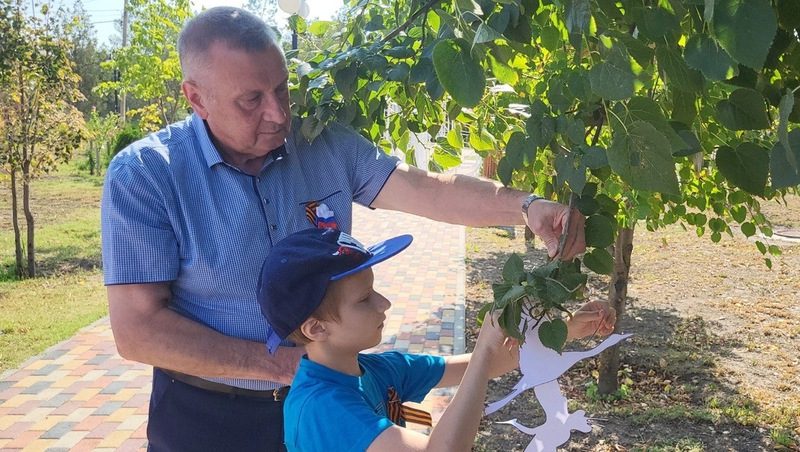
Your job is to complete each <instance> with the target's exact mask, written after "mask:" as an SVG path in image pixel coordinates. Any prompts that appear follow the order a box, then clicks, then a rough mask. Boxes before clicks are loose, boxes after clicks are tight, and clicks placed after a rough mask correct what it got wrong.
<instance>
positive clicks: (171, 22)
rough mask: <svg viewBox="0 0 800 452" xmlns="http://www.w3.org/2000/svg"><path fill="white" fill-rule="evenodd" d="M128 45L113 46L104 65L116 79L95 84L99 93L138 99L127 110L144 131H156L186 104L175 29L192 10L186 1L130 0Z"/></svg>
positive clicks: (172, 119) (170, 120) (185, 108)
mask: <svg viewBox="0 0 800 452" xmlns="http://www.w3.org/2000/svg"><path fill="white" fill-rule="evenodd" d="M129 7H130V17H131V19H130V20H131V24H130V27H131V28H130V33H131V42H130V45H129V46H127V47H124V48H120V49H117V50H116V51H115V52H114V57H113V59H112V60H109V61H107V62H106V63H104V64H103V65H102V66H103V68H104V69H106V70H109V71H113V70H117V71H119V74H120V75H119V80H118V81H106V82H103V83H101V84H99V85H98V86H97V91H98V92H99V93H101V94H110V93H113V92H115V91H119V92H125V93H127V94H128V95H129V96H132V97H134V98H136V99H137V100H138V101H140V102H142V106H141V107H139V108H135V109H132V110H130V111H129V113H130V114H131V116H135V117H137V118H138V120H139V126H140V127H141V128H142V130H145V131H153V130H158V129H160V128H162V127H164V126H166V125H167V124H170V123H172V122H175V121H176V120H177V119H179V118H182V117H183V116H184V115H185V114H186V112H187V109H188V106H187V104H186V101H185V100H184V98H183V94H182V93H181V88H180V82H181V67H180V60H179V59H178V50H177V45H178V34H179V33H180V30H181V27H182V26H183V23H184V22H185V21H186V20H187V19H188V18H189V17H191V15H192V11H191V5H190V2H189V1H188V0H153V1H146V0H130V2H129Z"/></svg>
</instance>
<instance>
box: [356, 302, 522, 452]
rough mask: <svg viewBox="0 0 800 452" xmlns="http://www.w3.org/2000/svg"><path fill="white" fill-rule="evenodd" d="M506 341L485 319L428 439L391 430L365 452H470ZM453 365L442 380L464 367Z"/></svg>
mask: <svg viewBox="0 0 800 452" xmlns="http://www.w3.org/2000/svg"><path fill="white" fill-rule="evenodd" d="M505 340H506V337H505V334H504V333H503V330H502V329H500V326H499V323H498V322H497V320H496V319H490V318H487V319H486V321H485V322H484V324H483V326H482V327H481V332H480V334H479V335H478V340H477V342H476V344H475V351H474V352H472V354H471V356H469V355H461V356H469V358H468V364H467V366H466V370H465V371H464V372H463V375H464V377H463V378H462V380H461V385H460V386H459V388H458V391H457V392H456V394H455V396H453V400H452V401H451V402H450V405H448V406H447V409H445V411H444V413H442V417H441V419H439V422H438V423H437V424H436V427H434V428H433V431H432V432H431V434H430V436H426V435H424V434H422V433H417V432H414V431H412V430H409V429H405V428H401V427H397V426H392V427H390V428H388V429H386V430H384V431H383V432H382V433H381V434H380V435H378V437H377V438H375V440H374V441H373V442H372V444H371V445H370V447H369V449H367V450H368V451H369V452H377V451H381V452H384V451H386V452H395V451H397V452H399V451H404V452H405V451H448V452H451V451H452V452H458V451H469V450H471V449H472V444H473V443H474V442H475V435H476V434H477V433H478V426H479V424H480V420H481V416H482V415H483V403H484V400H485V399H486V388H487V385H488V382H489V378H490V376H491V373H492V371H493V370H497V369H494V368H495V366H499V365H505V364H507V363H506V362H505V360H500V361H498V360H497V359H495V355H500V354H505V355H508V354H509V353H508V352H507V351H506V350H505V349H504V347H505ZM449 365H450V363H448V364H447V366H448V367H449ZM454 365H456V368H453V369H451V375H450V376H447V367H446V368H445V376H443V378H442V380H445V378H448V379H449V378H454V377H455V376H456V375H457V371H458V369H457V367H460V366H461V365H463V361H462V360H461V359H458V360H456V362H455V363H454Z"/></svg>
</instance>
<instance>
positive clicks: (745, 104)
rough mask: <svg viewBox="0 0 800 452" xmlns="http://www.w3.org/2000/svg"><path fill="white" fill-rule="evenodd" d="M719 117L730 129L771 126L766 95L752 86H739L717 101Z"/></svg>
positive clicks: (751, 128)
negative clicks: (726, 97)
mask: <svg viewBox="0 0 800 452" xmlns="http://www.w3.org/2000/svg"><path fill="white" fill-rule="evenodd" d="M717 119H719V122H720V123H721V124H722V125H723V126H725V127H727V128H728V129H730V130H761V129H768V128H769V127H770V122H769V116H767V103H766V101H765V100H764V96H762V95H761V93H759V92H758V91H756V90H754V89H750V88H739V89H737V90H736V91H734V92H733V93H731V95H730V97H729V98H728V99H725V100H721V101H720V102H719V103H717Z"/></svg>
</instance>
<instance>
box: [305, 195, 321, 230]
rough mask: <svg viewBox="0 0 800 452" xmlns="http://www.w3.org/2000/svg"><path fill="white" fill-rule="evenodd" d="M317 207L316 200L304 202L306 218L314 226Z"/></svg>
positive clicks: (315, 224)
mask: <svg viewBox="0 0 800 452" xmlns="http://www.w3.org/2000/svg"><path fill="white" fill-rule="evenodd" d="M317 207H319V202H318V201H311V202H310V203H307V204H306V218H308V221H310V222H311V224H313V225H314V227H316V226H317Z"/></svg>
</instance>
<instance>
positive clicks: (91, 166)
mask: <svg viewBox="0 0 800 452" xmlns="http://www.w3.org/2000/svg"><path fill="white" fill-rule="evenodd" d="M87 146H88V147H89V152H88V153H87V154H88V155H89V175H90V176H94V167H95V165H96V163H95V158H94V140H89V142H88V143H87Z"/></svg>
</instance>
